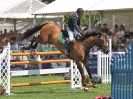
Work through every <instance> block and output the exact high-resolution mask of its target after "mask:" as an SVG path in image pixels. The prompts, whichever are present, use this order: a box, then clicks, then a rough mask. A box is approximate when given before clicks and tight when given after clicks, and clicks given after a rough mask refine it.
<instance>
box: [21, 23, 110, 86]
mask: <svg viewBox="0 0 133 99" xmlns="http://www.w3.org/2000/svg"><path fill="white" fill-rule="evenodd" d="M39 30H40V33H39V36H38V42H39V43H41V44H46V43H49V44H53V45H54V46H55V47H56V48H57V49H58V50H59V51H61V52H62V53H64V47H65V42H64V41H63V40H64V39H63V37H64V36H63V35H62V30H61V28H60V27H59V26H58V25H57V24H56V23H54V22H49V23H44V24H41V25H37V26H35V27H33V28H31V29H29V30H27V31H26V32H25V33H24V35H23V36H22V39H21V40H23V39H25V38H27V37H29V36H31V35H33V34H34V33H36V32H37V31H39ZM94 45H96V46H97V47H98V48H99V49H101V50H102V51H103V52H104V53H106V54H107V53H108V52H109V50H108V47H107V45H106V42H104V40H102V39H100V38H98V37H97V36H96V35H93V34H91V35H89V34H88V35H85V36H84V37H83V38H82V40H80V41H74V42H73V44H72V46H71V47H70V48H69V50H70V51H69V54H68V55H67V56H68V57H69V58H70V59H72V60H74V61H75V62H76V64H77V67H78V69H79V71H80V74H81V77H82V86H83V87H84V88H85V87H87V85H88V82H87V79H88V76H86V75H85V73H84V69H83V66H84V67H85V68H86V70H87V72H88V75H89V78H90V79H91V81H92V82H93V80H92V74H91V72H90V69H89V67H88V66H87V65H88V54H89V52H90V49H91V48H92V47H93V46H94Z"/></svg>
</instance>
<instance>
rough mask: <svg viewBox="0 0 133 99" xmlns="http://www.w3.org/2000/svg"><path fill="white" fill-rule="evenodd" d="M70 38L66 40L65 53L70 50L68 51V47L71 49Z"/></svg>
mask: <svg viewBox="0 0 133 99" xmlns="http://www.w3.org/2000/svg"><path fill="white" fill-rule="evenodd" d="M70 42H71V41H70V40H66V41H65V45H64V53H65V54H68V53H69V52H68V49H69V44H70Z"/></svg>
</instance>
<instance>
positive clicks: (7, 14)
mask: <svg viewBox="0 0 133 99" xmlns="http://www.w3.org/2000/svg"><path fill="white" fill-rule="evenodd" d="M45 5H46V4H44V3H42V2H41V1H39V0H1V1H0V13H1V14H0V18H33V17H34V16H33V15H32V13H33V12H35V11H37V10H39V9H40V8H42V7H44V6H45Z"/></svg>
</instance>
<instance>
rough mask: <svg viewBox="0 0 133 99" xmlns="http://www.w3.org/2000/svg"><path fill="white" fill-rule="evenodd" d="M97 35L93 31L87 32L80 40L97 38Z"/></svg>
mask: <svg viewBox="0 0 133 99" xmlns="http://www.w3.org/2000/svg"><path fill="white" fill-rule="evenodd" d="M98 35H99V33H97V32H95V31H92V32H90V31H87V32H85V35H84V36H83V38H82V40H85V39H86V38H88V37H90V36H98Z"/></svg>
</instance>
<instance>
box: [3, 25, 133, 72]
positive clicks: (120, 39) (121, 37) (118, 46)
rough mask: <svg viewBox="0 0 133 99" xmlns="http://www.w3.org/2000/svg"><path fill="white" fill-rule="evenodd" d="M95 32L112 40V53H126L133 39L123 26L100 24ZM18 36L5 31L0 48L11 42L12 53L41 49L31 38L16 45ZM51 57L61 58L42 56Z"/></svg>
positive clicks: (34, 38)
mask: <svg viewBox="0 0 133 99" xmlns="http://www.w3.org/2000/svg"><path fill="white" fill-rule="evenodd" d="M95 31H96V32H97V33H101V35H103V36H104V37H106V39H107V40H109V38H111V39H112V51H113V52H120V51H125V49H126V48H127V46H128V44H129V43H130V41H131V40H132V39H133V33H132V32H127V31H126V29H125V26H124V25H122V24H121V25H117V24H116V25H115V26H114V27H113V29H112V28H111V29H110V28H109V27H108V25H107V24H106V23H104V24H98V25H96V26H95ZM18 35H21V33H17V31H12V30H9V31H7V30H6V29H4V30H3V31H0V47H1V48H2V46H4V45H7V43H8V42H10V44H11V51H13V52H14V51H19V52H26V51H27V50H28V51H29V50H33V49H34V51H35V49H36V48H37V47H40V45H38V42H37V39H36V37H31V38H28V39H25V40H23V41H22V42H20V43H16V42H17V36H18ZM41 47H42V46H41ZM45 47H47V48H45ZM50 47H51V46H49V45H43V48H41V50H37V51H47V50H48V49H49V48H50ZM26 48H27V49H26ZM31 48H32V49H31ZM44 49H46V50H44ZM52 50H53V46H52ZM92 51H93V52H95V51H96V49H95V47H94V48H92ZM1 52H2V51H1ZM51 57H52V58H55V57H56V58H57V57H59V56H42V57H41V59H46V58H47V59H49V58H50V59H51ZM22 58H23V59H24V57H20V58H17V57H12V61H15V60H21V59H22ZM26 59H29V60H35V57H33V56H30V57H28V58H27V57H26ZM57 65H60V64H57ZM47 66H48V67H47ZM13 67H16V66H13ZM17 67H18V68H17V69H20V68H19V67H22V66H20V65H17ZM23 67H24V68H23V69H25V68H27V69H30V68H29V67H27V65H25V66H23ZM36 68H38V65H36V64H35V65H32V69H36ZM42 68H52V64H42ZM21 69H22V68H21Z"/></svg>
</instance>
